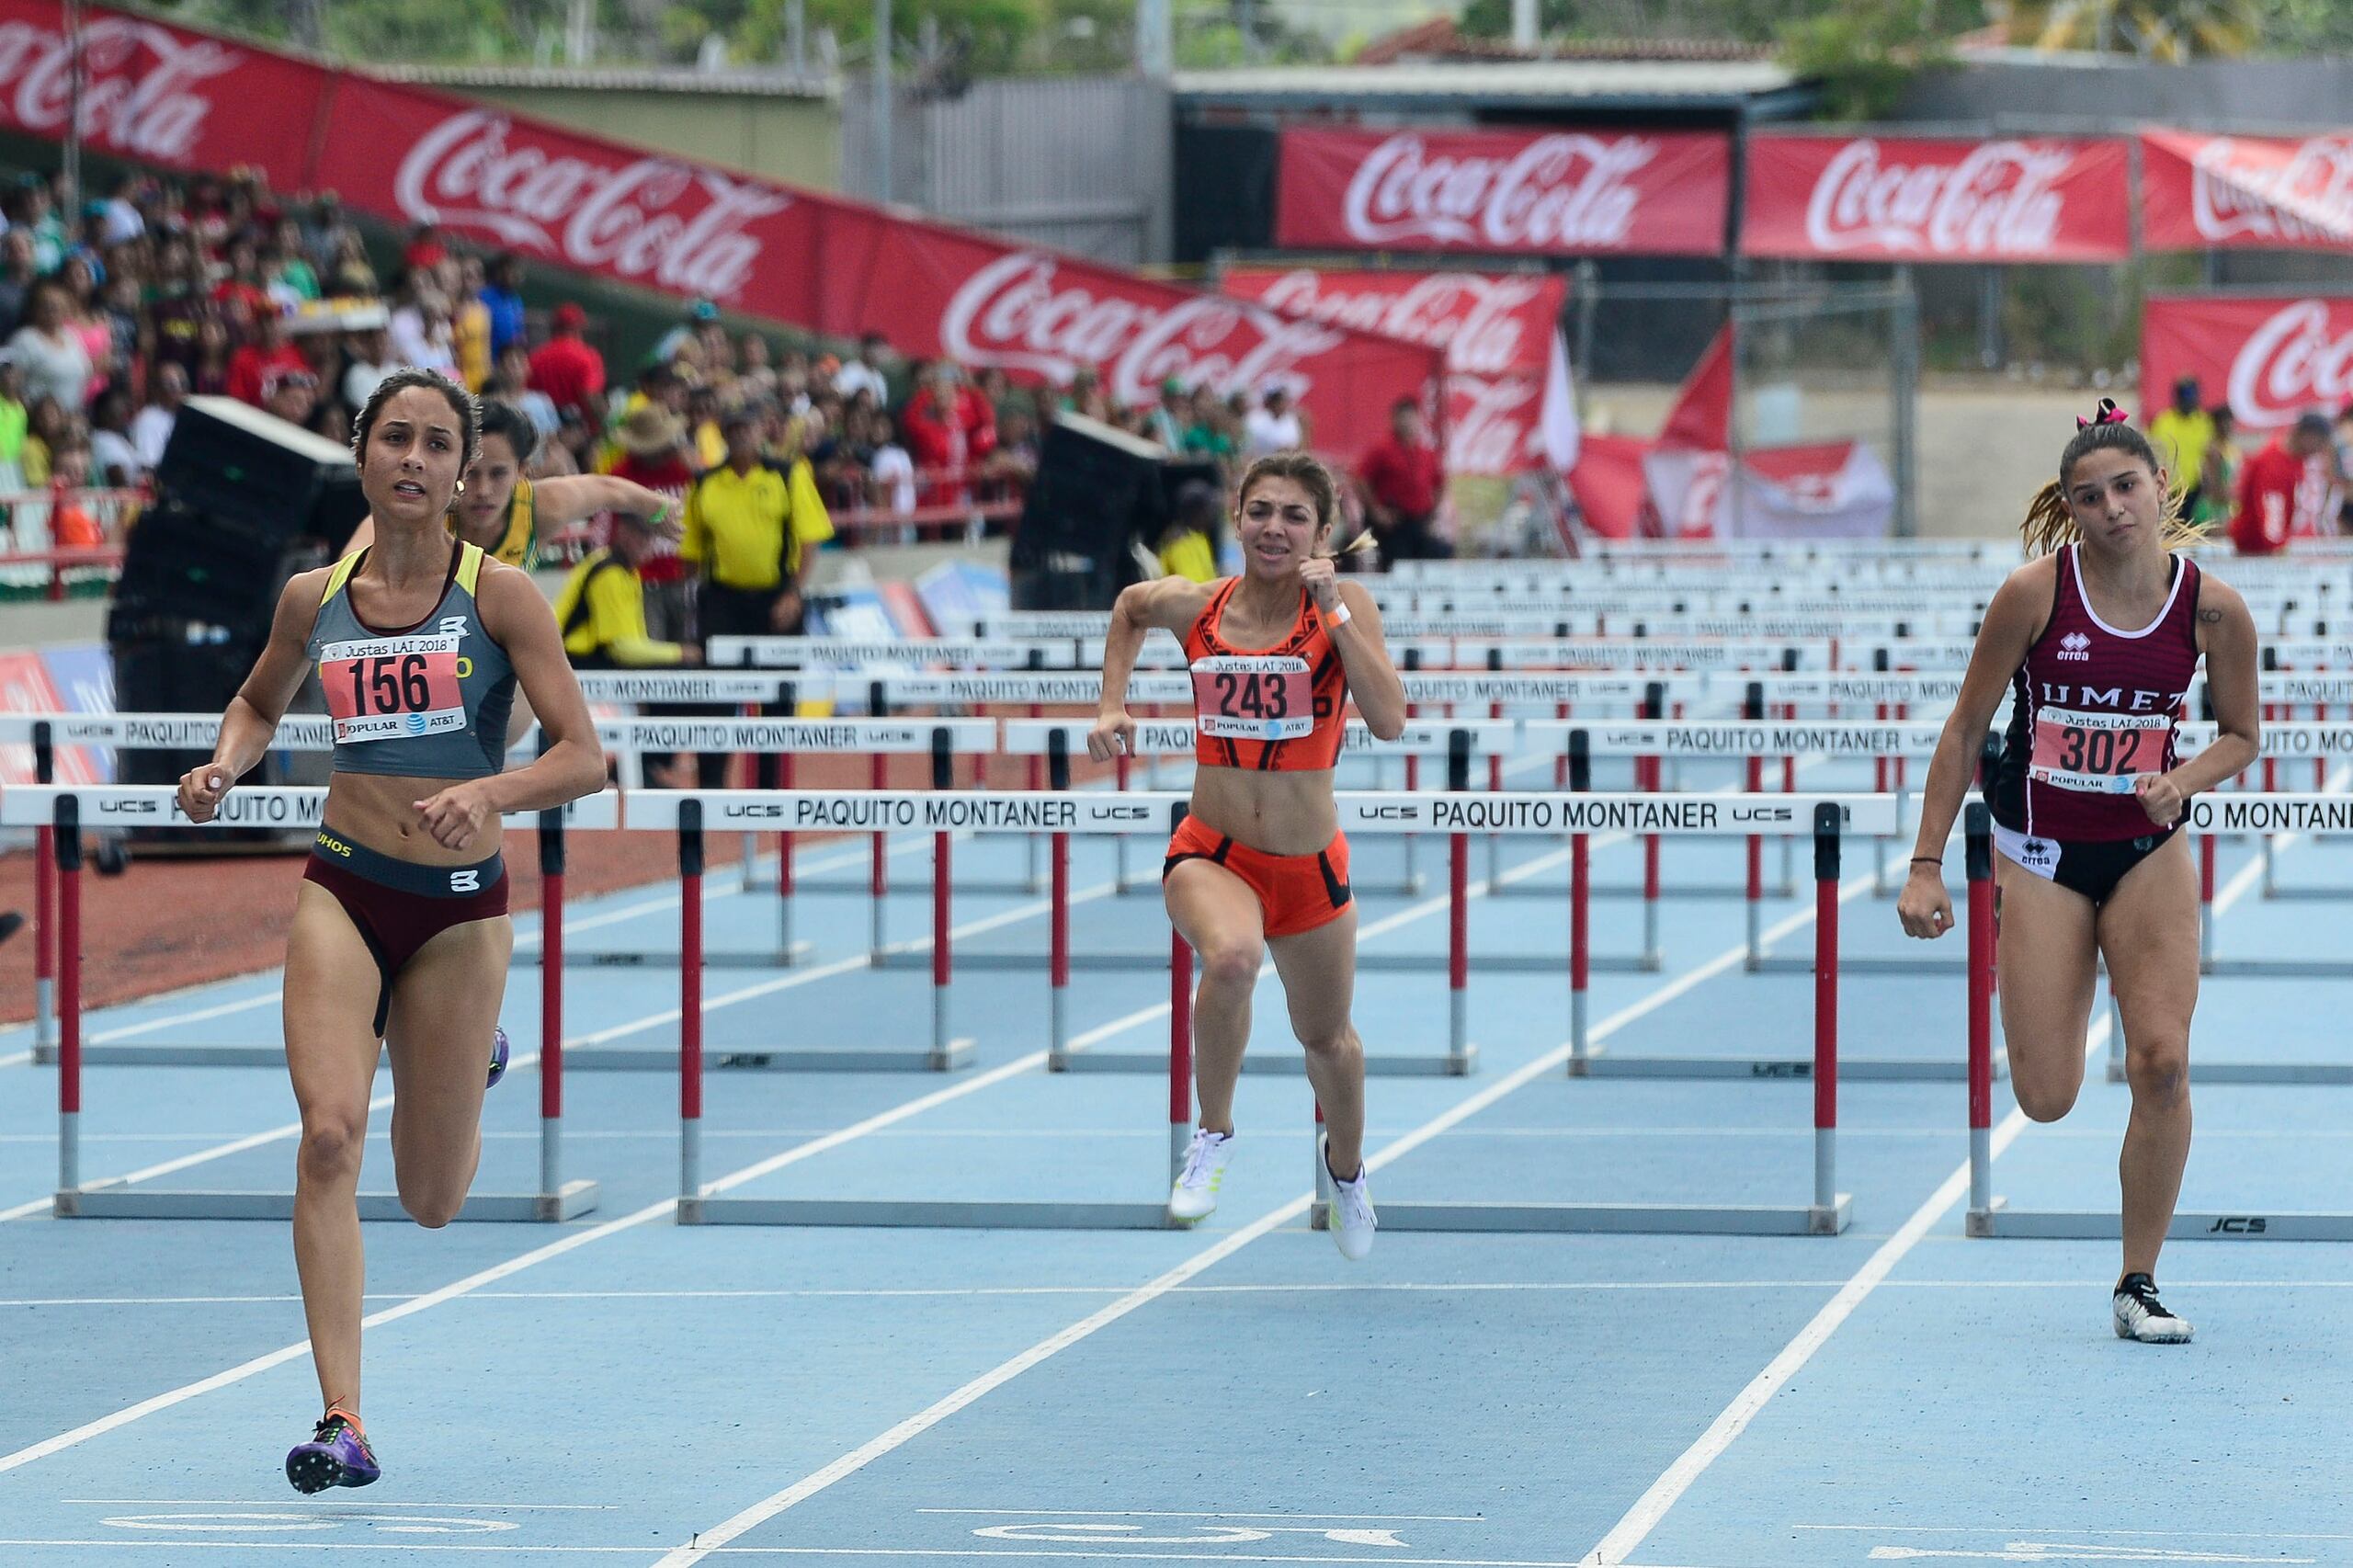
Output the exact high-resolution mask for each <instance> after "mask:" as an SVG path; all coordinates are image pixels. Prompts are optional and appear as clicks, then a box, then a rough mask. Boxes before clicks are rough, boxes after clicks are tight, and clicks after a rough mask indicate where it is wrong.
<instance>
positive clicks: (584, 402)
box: [531, 300, 605, 429]
mask: <svg viewBox="0 0 2353 1568" xmlns="http://www.w3.org/2000/svg"><path fill="white" fill-rule="evenodd" d="M587 320H588V312H585V311H584V310H582V309H581V308H580V307H579V306H578V305H577V304H575V303H574V302H573V301H570V300H566V301H564V302H563V304H561V305H558V306H557V307H556V308H555V314H554V315H553V316H551V317H550V318H549V326H550V327H551V329H552V333H553V335H551V337H549V339H548V340H547V342H545V343H543V344H541V345H540V348H539V352H537V353H535V354H533V355H532V356H531V390H532V391H533V392H545V393H547V395H548V401H550V402H551V403H554V404H555V406H556V410H557V412H558V413H561V412H563V410H565V409H567V408H576V409H578V410H579V411H580V416H581V417H582V418H583V419H585V420H586V421H587V422H588V426H589V428H591V429H597V428H600V427H601V426H603V424H604V410H602V409H601V408H599V407H597V401H598V400H599V399H601V398H602V397H603V396H604V395H605V357H604V356H603V355H601V354H599V353H597V351H596V350H595V349H594V348H591V347H589V346H588V345H587V343H586V342H585V340H583V339H582V337H581V335H580V329H581V327H582V326H584V325H585V324H586V323H587Z"/></svg>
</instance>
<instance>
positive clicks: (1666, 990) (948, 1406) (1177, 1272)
mask: <svg viewBox="0 0 2353 1568" xmlns="http://www.w3.org/2000/svg"><path fill="white" fill-rule="evenodd" d="M1871 882H1872V876H1871V874H1870V873H1868V872H1867V873H1865V874H1864V875H1862V876H1859V877H1857V878H1855V879H1854V880H1853V881H1851V882H1849V883H1847V885H1845V886H1844V887H1842V888H1841V889H1840V890H1839V892H1838V900H1839V902H1840V903H1846V902H1847V901H1848V900H1850V899H1855V898H1859V897H1860V896H1862V895H1863V894H1864V893H1865V892H1869V891H1870V887H1871ZM1439 902H1440V903H1441V905H1443V903H1444V902H1445V901H1443V900H1441V901H1439ZM1812 921H1813V910H1812V909H1811V908H1807V909H1803V910H1801V911H1799V912H1798V913H1797V914H1794V915H1790V916H1788V917H1787V918H1786V919H1783V920H1781V921H1780V922H1779V923H1778V924H1776V925H1775V926H1773V927H1772V929H1771V930H1770V931H1769V932H1768V933H1767V934H1766V940H1768V941H1772V940H1778V939H1779V938H1780V937H1786V936H1788V935H1790V933H1792V932H1794V931H1797V930H1799V929H1800V928H1801V927H1802V926H1806V925H1808V924H1810V923H1812ZM1747 956H1748V948H1747V944H1746V943H1745V942H1743V943H1740V944H1737V945H1735V946H1733V947H1730V948H1727V949H1724V950H1723V951H1722V953H1719V954H1718V955H1717V956H1716V957H1714V958H1713V959H1711V960H1708V961H1707V962H1706V963H1704V964H1701V965H1699V967H1698V968H1696V969H1692V970H1688V971H1685V972H1684V973H1682V974H1680V975H1678V976H1677V977H1676V978H1675V979H1673V980H1671V981H1668V982H1666V983H1663V984H1661V985H1659V986H1657V987H1655V988H1654V989H1653V990H1652V991H1651V992H1650V993H1649V994H1646V995H1644V996H1643V998H1642V999H1641V1000H1640V1001H1637V1002H1635V1003H1633V1004H1631V1006H1626V1007H1623V1008H1620V1010H1619V1011H1617V1012H1616V1013H1613V1014H1611V1015H1610V1016H1609V1017H1607V1018H1605V1019H1603V1020H1602V1021H1601V1022H1600V1023H1598V1024H1597V1025H1595V1026H1594V1027H1593V1028H1592V1029H1591V1030H1590V1031H1589V1038H1590V1039H1592V1040H1606V1039H1608V1037H1609V1036H1611V1035H1613V1034H1615V1033H1617V1032H1618V1031H1619V1030H1620V1029H1621V1028H1625V1027H1626V1026H1627V1025H1628V1024H1631V1023H1633V1022H1634V1021H1636V1020H1637V1019H1639V1018H1642V1017H1644V1016H1646V1015H1648V1014H1650V1013H1653V1012H1655V1011H1656V1010H1658V1009H1659V1008H1660V1007H1663V1006H1666V1005H1667V1004H1668V1003H1669V1002H1671V1001H1673V1000H1675V999H1676V998H1677V997H1678V996H1681V995H1683V994H1685V993H1686V992H1688V991H1690V990H1691V989H1693V988H1694V987H1696V986H1699V985H1701V984H1704V983H1706V982H1708V981H1709V980H1711V979H1713V978H1714V977H1715V976H1717V975H1719V974H1722V973H1723V972H1724V971H1726V970H1729V969H1731V968H1732V967H1733V966H1734V965H1735V964H1739V963H1742V962H1744V961H1745V960H1746V958H1747ZM1569 1051H1570V1047H1569V1046H1567V1045H1565V1044H1564V1045H1560V1046H1556V1047H1554V1048H1553V1049H1552V1050H1551V1051H1546V1052H1545V1053H1544V1054H1542V1055H1541V1056H1539V1057H1538V1058H1536V1059H1535V1060H1534V1061H1532V1062H1528V1063H1527V1064H1526V1065H1524V1066H1522V1067H1519V1068H1517V1069H1515V1070H1514V1071H1512V1072H1511V1073H1509V1074H1506V1075H1505V1076H1503V1077H1501V1078H1498V1079H1496V1080H1495V1082H1494V1083H1492V1084H1490V1085H1486V1086H1485V1087H1483V1088H1482V1089H1479V1090H1478V1091H1476V1092H1475V1093H1472V1094H1470V1095H1467V1096H1464V1097H1463V1098H1462V1099H1461V1100H1459V1101H1457V1102H1456V1103H1455V1104H1454V1105H1453V1106H1452V1107H1450V1108H1448V1109H1447V1110H1445V1111H1443V1112H1441V1113H1440V1114H1439V1115H1438V1116H1437V1117H1435V1118H1433V1119H1430V1120H1428V1121H1427V1122H1424V1123H1423V1124H1422V1125H1421V1126H1420V1127H1418V1128H1416V1129H1415V1130H1414V1131H1411V1132H1409V1133H1407V1134H1405V1135H1404V1137H1402V1138H1399V1139H1397V1140H1396V1141H1395V1142H1392V1143H1390V1144H1388V1145H1387V1146H1385V1147H1384V1148H1382V1149H1381V1152H1380V1153H1375V1154H1370V1155H1368V1156H1367V1157H1366V1161H1365V1163H1366V1165H1368V1166H1369V1167H1370V1168H1374V1169H1378V1168H1380V1167H1381V1166H1383V1165H1388V1164H1389V1163H1390V1162H1392V1161H1393V1160H1396V1159H1399V1158H1401V1157H1403V1156H1404V1155H1405V1154H1407V1153H1411V1152H1412V1151H1413V1150H1415V1149H1417V1148H1419V1147H1420V1146H1421V1145H1422V1144H1424V1143H1427V1142H1429V1141H1430V1140H1431V1139H1433V1138H1436V1137H1438V1135H1439V1134H1440V1133H1443V1132H1444V1131H1447V1130H1448V1129H1449V1128H1450V1127H1454V1126H1456V1125H1458V1124H1460V1123H1461V1122H1463V1121H1466V1120H1468V1119H1470V1118H1472V1117H1473V1116H1476V1115H1477V1114H1478V1113H1479V1112H1481V1111H1482V1110H1484V1109H1485V1108H1487V1107H1489V1106H1491V1105H1493V1104H1495V1102H1496V1101H1497V1100H1500V1099H1502V1098H1503V1097H1504V1096H1506V1095H1509V1094H1511V1093H1513V1092H1514V1091H1515V1090H1518V1089H1519V1088H1521V1087H1523V1086H1524V1085H1528V1084H1529V1083H1532V1082H1534V1081H1535V1080H1536V1079H1538V1078H1540V1077H1542V1076H1544V1075H1545V1074H1549V1073H1552V1072H1554V1071H1557V1070H1558V1069H1559V1068H1560V1067H1561V1066H1562V1065H1563V1064H1564V1063H1565V1062H1567V1061H1568V1059H1569ZM1041 1054H1042V1053H1041ZM1314 1198H1315V1195H1314V1194H1313V1192H1308V1193H1302V1195H1301V1196H1299V1197H1297V1198H1294V1199H1291V1200H1290V1202H1288V1203H1285V1204H1283V1205H1281V1206H1280V1207H1279V1208H1276V1209H1272V1210H1267V1212H1266V1213H1264V1214H1262V1215H1260V1216H1259V1217H1258V1218H1257V1219H1256V1220H1254V1221H1250V1222H1249V1223H1248V1224H1246V1225H1245V1226H1243V1227H1242V1228H1241V1229H1239V1230H1237V1231H1235V1232H1233V1233H1232V1234H1231V1235H1228V1236H1226V1237H1224V1238H1223V1239H1222V1240H1220V1241H1218V1242H1215V1243H1213V1244H1211V1245H1209V1246H1207V1247H1204V1248H1202V1249H1201V1250H1200V1251H1199V1252H1198V1253H1195V1254H1194V1255H1193V1256H1190V1257H1188V1258H1187V1259H1185V1260H1184V1261H1183V1262H1182V1263H1179V1264H1177V1265H1176V1267H1173V1268H1170V1269H1168V1270H1166V1271H1165V1272H1164V1273H1162V1274H1161V1275H1159V1276H1158V1277H1157V1278H1154V1279H1152V1280H1149V1281H1147V1282H1146V1283H1144V1284H1142V1285H1140V1286H1138V1287H1137V1288H1136V1289H1134V1290H1131V1291H1129V1292H1128V1293H1127V1294H1125V1295H1123V1296H1121V1297H1120V1299H1119V1300H1117V1301H1112V1302H1109V1303H1108V1304H1107V1305H1105V1306H1103V1307H1102V1308H1100V1309H1098V1310H1097V1311H1096V1312H1091V1313H1089V1314H1088V1315H1087V1316H1086V1317H1084V1318H1081V1319H1079V1320H1078V1321H1077V1322H1076V1323H1074V1324H1070V1325H1069V1326H1068V1327H1066V1328H1064V1329H1063V1330H1062V1331H1061V1332H1060V1333H1058V1334H1054V1335H1051V1336H1049V1337H1047V1338H1045V1339H1041V1340H1040V1341H1039V1342H1038V1343H1037V1344H1035V1345H1032V1346H1029V1348H1028V1349H1027V1350H1024V1351H1022V1352H1021V1353H1020V1354H1019V1355H1017V1356H1015V1357H1013V1358H1010V1359H1009V1360H1006V1361H1003V1362H1000V1363H998V1364H997V1365H996V1366H995V1367H993V1368H991V1369H989V1370H988V1371H985V1372H983V1373H982V1374H981V1375H980V1376H979V1377H977V1378H974V1379H972V1381H969V1382H967V1383H965V1384H964V1385H963V1386H962V1387H961V1388H959V1389H957V1390H956V1391H955V1392H952V1393H950V1394H949V1395H947V1396H946V1397H945V1398H943V1399H940V1400H938V1401H936V1402H934V1403H932V1404H930V1405H928V1406H926V1407H925V1408H924V1409H922V1410H919V1411H917V1412H916V1413H915V1415H910V1416H908V1417H907V1418H906V1419H905V1420H904V1421H901V1422H899V1423H898V1424H897V1425H896V1426H892V1427H891V1428H890V1429H889V1430H888V1431H885V1432H883V1433H881V1435H880V1436H878V1437H873V1438H871V1439H870V1440H868V1441H867V1442H865V1443H863V1444H861V1445H859V1446H858V1448H855V1449H851V1450H850V1451H849V1452H848V1453H846V1454H843V1455H842V1456H841V1457H840V1458H838V1459H836V1460H834V1461H833V1462H832V1463H830V1464H828V1465H826V1466H825V1467H824V1468H823V1469H821V1470H819V1471H815V1472H813V1473H812V1474H810V1475H807V1476H804V1477H802V1478H801V1480H800V1481H797V1482H795V1483H793V1484H792V1485H790V1486H788V1487H786V1488H785V1489H784V1490H782V1491H780V1492H777V1493H774V1494H771V1495H769V1496H767V1497H764V1498H762V1499H761V1500H760V1501H759V1502H757V1503H755V1504H753V1505H752V1506H750V1507H748V1508H745V1509H744V1510H743V1511H742V1512H740V1513H738V1514H736V1515H735V1516H734V1517H732V1518H729V1519H727V1520H725V1521H723V1522H722V1523H721V1524H718V1525H716V1526H714V1527H712V1528H710V1529H707V1530H701V1531H699V1532H697V1533H696V1535H695V1536H694V1538H693V1540H691V1541H689V1542H688V1544H687V1545H685V1546H680V1547H676V1548H673V1549H672V1550H671V1551H669V1552H667V1553H665V1555H664V1556H663V1557H661V1558H660V1559H659V1560H658V1561H657V1562H655V1564H654V1568H692V1565H693V1564H695V1563H697V1562H701V1561H703V1559H704V1558H706V1557H708V1556H710V1554H711V1552H712V1551H715V1550H717V1549H719V1548H722V1547H724V1546H726V1545H727V1544H728V1543H729V1542H731V1541H733V1540H737V1539H738V1538H740V1537H742V1536H743V1535H745V1533H746V1532H748V1531H750V1530H753V1529H756V1528H759V1527H760V1526H761V1525H763V1524H766V1523H767V1521H768V1520H770V1519H773V1518H775V1517H777V1516H778V1515H779V1514H781V1513H784V1512H785V1511H786V1510H787V1509H790V1508H792V1507H795V1506H798V1505H800V1504H801V1503H803V1502H806V1501H807V1500H808V1499H809V1498H811V1497H813V1496H815V1495H816V1494H818V1493H820V1492H823V1491H824V1490H825V1489H826V1488H827V1487H830V1486H832V1485H834V1484H835V1483H836V1482H839V1481H842V1480H844V1479H846V1478H847V1477H849V1476H851V1475H855V1474H856V1473H858V1471H861V1470H863V1469H865V1468H866V1467H867V1466H868V1465H870V1464H872V1463H873V1462H874V1461H875V1460H879V1459H881V1458H882V1457H883V1456H885V1455H887V1454H889V1453H892V1451H894V1450H895V1449H900V1448H903V1447H904V1446H905V1445H906V1444H908V1443H910V1442H912V1441H914V1440H915V1438H917V1437H921V1436H922V1435H923V1434H924V1433H926V1432H927V1431H929V1430H930V1429H931V1428H932V1427H934V1426H938V1425H939V1424H940V1423H941V1422H942V1421H945V1420H947V1419H948V1418H949V1416H951V1415H955V1414H956V1413H957V1412H958V1411H961V1410H962V1409H964V1408H965V1407H966V1406H968V1405H971V1404H972V1403H975V1402H977V1401H979V1400H981V1399H983V1398H984V1397H985V1396H987V1395H988V1394H990V1393H992V1392H995V1390H997V1389H999V1388H1002V1387H1004V1386H1005V1385H1006V1383H1009V1382H1011V1381H1013V1380H1014V1379H1016V1378H1017V1377H1019V1376H1020V1375H1021V1374H1022V1373H1024V1372H1026V1371H1029V1369H1031V1368H1033V1367H1036V1366H1039V1365H1040V1364H1041V1363H1043V1362H1045V1361H1048V1360H1051V1358H1053V1357H1055V1356H1057V1355H1060V1354H1061V1353H1062V1352H1063V1351H1064V1350H1067V1349H1069V1348H1070V1347H1071V1346H1074V1345H1076V1344H1078V1343H1079V1342H1081V1341H1082V1340H1085V1339H1086V1338H1088V1337H1090V1336H1091V1335H1094V1334H1096V1333H1097V1331H1098V1330H1101V1329H1104V1328H1108V1327H1109V1326H1110V1325H1111V1324H1115V1323H1117V1322H1119V1321H1120V1319H1121V1318H1123V1317H1126V1316H1127V1315H1128V1314H1129V1313H1131V1312H1135V1311H1136V1310H1137V1309H1138V1308H1141V1307H1144V1306H1148V1305H1150V1304H1151V1303H1152V1302H1153V1301H1157V1300H1159V1299H1160V1298H1161V1297H1162V1296H1165V1295H1166V1294H1168V1293H1169V1292H1170V1291H1172V1290H1176V1289H1177V1288H1178V1287H1180V1286H1182V1285H1184V1284H1185V1283H1187V1282H1188V1280H1190V1279H1192V1278H1195V1277H1196V1276H1198V1275H1199V1274H1201V1273H1203V1272H1205V1271H1206V1270H1208V1269H1210V1268H1212V1267H1215V1266H1216V1265H1218V1264H1219V1263H1222V1262H1223V1261H1224V1260H1225V1259H1226V1258H1229V1257H1231V1256H1233V1255H1234V1254H1235V1253H1237V1252H1240V1251H1241V1250H1242V1249H1243V1248H1244V1247H1246V1246H1248V1245H1249V1244H1251V1243H1252V1242H1255V1241H1256V1240H1258V1239H1259V1238H1260V1237H1262V1236H1265V1235H1267V1233H1270V1232H1273V1231H1275V1230H1277V1229H1279V1228H1280V1227H1281V1226H1283V1225H1286V1224H1289V1223H1290V1221H1293V1220H1296V1219H1298V1218H1300V1217H1301V1216H1302V1215H1303V1214H1305V1213H1306V1212H1307V1211H1308V1210H1309V1209H1310V1207H1312V1206H1313V1203H1314Z"/></svg>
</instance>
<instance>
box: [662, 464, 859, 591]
mask: <svg viewBox="0 0 2353 1568" xmlns="http://www.w3.org/2000/svg"><path fill="white" fill-rule="evenodd" d="M685 528H686V536H685V538H683V539H681V540H679V541H678V553H679V554H680V555H681V556H683V557H684V558H686V559H687V560H688V561H691V562H699V563H701V564H702V566H703V569H704V570H703V574H704V575H705V576H707V577H709V578H710V580H711V581H712V582H714V583H716V584H718V585H720V586H721V587H722V588H744V589H751V590H757V589H762V588H773V587H777V586H779V585H782V584H784V583H786V582H787V581H789V580H790V579H794V578H797V577H799V576H800V574H801V556H802V551H803V549H804V548H805V547H808V546H813V545H817V544H821V543H823V542H824V541H825V540H829V539H831V538H833V537H834V522H833V519H832V518H831V517H827V516H826V515H825V503H824V500H823V498H821V497H820V496H819V495H818V494H817V478H816V475H815V473H814V472H812V471H811V469H810V467H809V464H808V462H807V460H797V461H795V462H794V463H793V464H792V467H791V470H790V472H789V473H788V472H786V471H785V470H784V469H782V468H779V467H778V466H776V465H775V464H773V463H769V462H762V463H760V464H758V465H757V466H756V467H755V468H754V469H753V470H752V472H749V473H737V472H735V471H734V470H733V468H715V469H712V470H711V471H710V472H708V473H706V474H704V475H703V476H702V477H701V478H699V479H698V480H696V481H695V483H694V488H692V489H690V490H688V492H687V514H686V521H685Z"/></svg>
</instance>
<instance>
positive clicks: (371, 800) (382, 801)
mask: <svg viewBox="0 0 2353 1568" xmlns="http://www.w3.org/2000/svg"><path fill="white" fill-rule="evenodd" d="M464 782H465V780H463V779H461V778H399V777H396V776H393V775H391V774H381V773H337V774H335V775H334V776H333V777H332V778H329V779H328V780H327V809H326V818H325V820H326V821H328V822H330V823H333V824H335V831H337V832H338V833H343V834H347V835H350V836H351V837H353V838H355V839H357V840H358V841H359V842H360V843H361V844H363V845H366V846H368V847H369V848H370V849H373V850H374V851H376V853H378V854H379V855H390V856H392V858H395V859H400V860H413V861H415V862H416V863H417V864H418V865H420V866H471V865H473V864H474V863H475V862H476V861H479V860H487V859H488V858H490V857H491V856H493V855H494V854H496V853H497V852H498V841H499V832H500V824H499V819H498V817H497V816H496V815H495V814H493V815H492V816H490V817H489V818H488V819H487V820H485V821H484V822H483V824H482V829H481V831H480V832H478V833H476V834H475V835H474V836H473V840H472V842H471V843H470V844H468V845H467V846H465V847H464V848H463V849H445V848H443V847H442V846H441V845H440V844H439V843H438V842H437V841H436V840H435V838H434V836H433V835H431V834H429V833H427V832H426V831H425V829H424V827H423V825H422V824H419V823H418V822H417V820H416V803H417V801H429V800H431V799H432V798H433V797H434V796H436V795H438V794H439V793H440V792H441V791H442V790H447V789H449V788H450V787H451V786H452V785H456V784H461V783H464Z"/></svg>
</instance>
